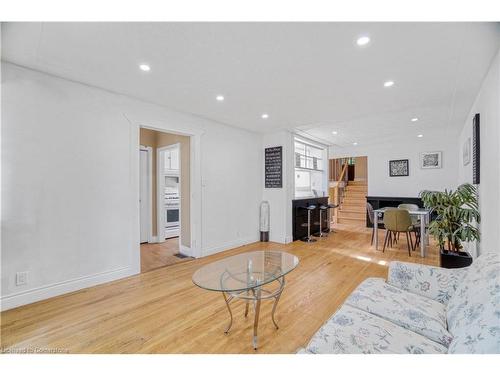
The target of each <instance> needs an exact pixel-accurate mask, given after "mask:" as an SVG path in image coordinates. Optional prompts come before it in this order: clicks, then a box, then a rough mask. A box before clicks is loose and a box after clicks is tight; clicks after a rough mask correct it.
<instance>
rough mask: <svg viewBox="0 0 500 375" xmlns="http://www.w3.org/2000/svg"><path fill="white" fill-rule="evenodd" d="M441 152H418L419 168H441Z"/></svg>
mask: <svg viewBox="0 0 500 375" xmlns="http://www.w3.org/2000/svg"><path fill="white" fill-rule="evenodd" d="M441 160H442V152H441V151H432V152H422V153H421V154H420V168H422V169H431V168H441Z"/></svg>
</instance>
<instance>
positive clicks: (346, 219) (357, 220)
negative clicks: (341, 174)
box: [337, 181, 368, 226]
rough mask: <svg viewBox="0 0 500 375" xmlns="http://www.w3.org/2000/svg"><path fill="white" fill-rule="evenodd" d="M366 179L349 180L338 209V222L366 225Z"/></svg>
mask: <svg viewBox="0 0 500 375" xmlns="http://www.w3.org/2000/svg"><path fill="white" fill-rule="evenodd" d="M367 192H368V187H367V185H366V181H349V182H348V183H347V186H346V189H345V195H344V199H343V201H342V203H341V205H340V208H339V210H338V220H337V221H338V223H341V224H354V225H363V226H364V225H365V223H366V194H367Z"/></svg>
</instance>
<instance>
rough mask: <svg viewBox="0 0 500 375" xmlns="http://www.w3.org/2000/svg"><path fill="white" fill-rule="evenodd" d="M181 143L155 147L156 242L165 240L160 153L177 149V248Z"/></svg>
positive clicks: (180, 231)
mask: <svg viewBox="0 0 500 375" xmlns="http://www.w3.org/2000/svg"><path fill="white" fill-rule="evenodd" d="M181 147H182V146H181V144H180V143H174V144H171V145H168V146H163V147H158V148H157V149H156V220H157V224H156V226H157V230H156V231H157V232H158V233H157V235H158V242H159V243H161V242H165V233H164V231H165V216H164V215H162V213H163V205H164V204H165V202H164V195H163V194H162V192H163V191H164V186H163V181H164V180H163V179H162V178H160V177H162V176H163V171H162V170H161V166H162V164H163V162H162V161H161V158H160V154H161V152H162V151H166V150H168V149H171V148H172V149H173V148H178V149H179V250H180V246H181V244H182V216H181V214H182V203H181V198H182V193H181V184H182V177H181V176H182V173H181V172H182V171H181V169H182V166H181V160H182V159H181V158H182V156H181ZM160 228H161V231H162V235H161V236H160Z"/></svg>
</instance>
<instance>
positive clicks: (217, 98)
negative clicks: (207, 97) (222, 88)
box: [215, 95, 224, 102]
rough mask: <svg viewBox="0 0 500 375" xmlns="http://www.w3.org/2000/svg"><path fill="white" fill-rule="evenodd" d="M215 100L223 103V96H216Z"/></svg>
mask: <svg viewBox="0 0 500 375" xmlns="http://www.w3.org/2000/svg"><path fill="white" fill-rule="evenodd" d="M215 99H216V100H217V101H218V102H223V101H224V96H222V95H217V96H216V97H215Z"/></svg>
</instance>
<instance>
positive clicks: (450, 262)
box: [440, 249, 472, 268]
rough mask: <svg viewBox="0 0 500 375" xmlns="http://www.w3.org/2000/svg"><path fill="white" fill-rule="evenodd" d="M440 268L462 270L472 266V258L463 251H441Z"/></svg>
mask: <svg viewBox="0 0 500 375" xmlns="http://www.w3.org/2000/svg"><path fill="white" fill-rule="evenodd" d="M440 253H441V267H443V268H463V267H468V266H470V265H471V264H472V256H471V255H470V254H469V253H468V252H465V251H459V252H454V251H448V250H444V249H441V251H440Z"/></svg>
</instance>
